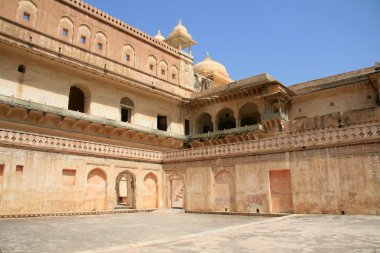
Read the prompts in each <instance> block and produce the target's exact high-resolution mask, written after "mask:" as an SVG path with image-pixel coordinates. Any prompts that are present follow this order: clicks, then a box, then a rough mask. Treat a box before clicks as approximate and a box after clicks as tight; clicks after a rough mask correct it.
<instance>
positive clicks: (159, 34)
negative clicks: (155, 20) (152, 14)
mask: <svg viewBox="0 0 380 253" xmlns="http://www.w3.org/2000/svg"><path fill="white" fill-rule="evenodd" d="M154 38H156V39H158V40H161V41H163V40H164V39H165V37H164V36H162V34H161V31H160V30H158V32H157V34H156V36H154Z"/></svg>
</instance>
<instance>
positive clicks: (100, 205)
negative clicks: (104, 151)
mask: <svg viewBox="0 0 380 253" xmlns="http://www.w3.org/2000/svg"><path fill="white" fill-rule="evenodd" d="M107 182H108V179H107V174H106V173H105V171H104V170H102V169H100V168H95V169H93V170H91V171H90V172H89V173H88V175H87V182H86V193H85V209H86V210H105V209H107V195H108V194H107ZM115 185H116V186H115V191H116V194H115V195H116V200H115V203H116V204H118V205H123V206H127V207H129V208H136V177H135V175H134V174H132V173H131V172H129V171H123V172H121V173H119V175H118V176H117V177H116V183H115ZM142 197H143V198H142V200H143V208H144V209H153V208H158V179H157V176H156V175H155V174H153V173H151V172H150V173H148V174H147V175H145V177H144V179H143V189H142Z"/></svg>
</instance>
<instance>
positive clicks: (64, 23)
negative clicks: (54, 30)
mask: <svg viewBox="0 0 380 253" xmlns="http://www.w3.org/2000/svg"><path fill="white" fill-rule="evenodd" d="M73 32H74V23H73V21H72V20H71V19H70V18H68V17H61V19H60V20H59V26H58V38H60V39H62V40H65V41H68V42H72V41H73Z"/></svg>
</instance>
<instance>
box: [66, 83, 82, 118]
mask: <svg viewBox="0 0 380 253" xmlns="http://www.w3.org/2000/svg"><path fill="white" fill-rule="evenodd" d="M69 110H72V111H78V112H83V113H84V93H83V91H81V90H80V89H79V88H77V87H75V86H72V87H71V88H70V94H69Z"/></svg>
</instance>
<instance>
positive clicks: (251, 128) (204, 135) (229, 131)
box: [188, 124, 263, 140]
mask: <svg viewBox="0 0 380 253" xmlns="http://www.w3.org/2000/svg"><path fill="white" fill-rule="evenodd" d="M254 131H263V126H262V125H260V124H255V125H251V126H243V127H236V128H231V129H224V130H218V131H213V132H208V133H202V134H192V135H189V136H188V138H189V140H193V139H208V138H213V137H220V136H226V135H229V134H241V133H247V132H254Z"/></svg>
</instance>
